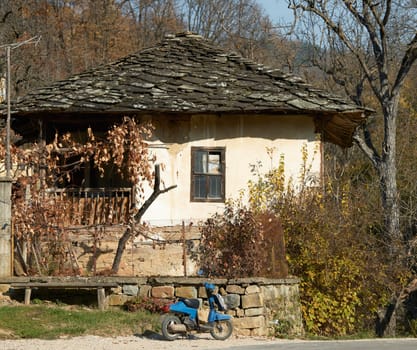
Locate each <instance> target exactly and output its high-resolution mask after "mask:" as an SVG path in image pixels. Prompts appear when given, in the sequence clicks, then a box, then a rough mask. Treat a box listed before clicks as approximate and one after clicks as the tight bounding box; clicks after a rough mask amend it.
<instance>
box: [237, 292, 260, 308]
mask: <svg viewBox="0 0 417 350" xmlns="http://www.w3.org/2000/svg"><path fill="white" fill-rule="evenodd" d="M261 306H264V300H263V296H262V294H260V293H256V294H247V295H242V308H244V309H249V308H251V307H261Z"/></svg>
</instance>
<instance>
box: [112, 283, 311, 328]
mask: <svg viewBox="0 0 417 350" xmlns="http://www.w3.org/2000/svg"><path fill="white" fill-rule="evenodd" d="M205 281H206V279H202V278H192V277H188V278H187V277H178V278H177V277H166V278H162V277H158V278H148V279H146V278H142V279H138V280H137V281H134V279H132V280H131V281H130V282H129V284H124V285H123V286H122V287H120V288H118V289H116V290H113V291H112V292H113V294H110V295H109V296H108V297H107V298H108V304H109V306H119V305H122V304H123V303H125V302H126V301H128V300H131V299H133V298H135V297H137V296H141V297H152V298H163V299H174V298H178V297H183V298H201V299H206V298H207V295H206V291H205V289H204V287H203V283H204V282H205ZM210 282H211V283H214V284H216V285H217V286H218V287H219V292H220V293H221V294H222V295H223V297H224V299H225V301H226V304H227V305H228V307H229V310H228V311H227V312H228V313H229V314H231V315H232V316H233V324H234V327H235V333H236V334H240V335H250V336H264V335H271V334H272V335H278V336H279V335H286V336H287V335H289V336H300V335H302V333H303V326H302V317H301V305H300V299H299V290H298V284H299V280H298V279H296V278H288V279H266V278H245V279H235V280H226V279H211V280H210Z"/></svg>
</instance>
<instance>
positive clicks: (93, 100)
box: [13, 33, 364, 144]
mask: <svg viewBox="0 0 417 350" xmlns="http://www.w3.org/2000/svg"><path fill="white" fill-rule="evenodd" d="M61 112H66V113H68V112H71V113H79V112H94V113H103V112H120V113H123V112H125V113H128V112H129V113H132V112H137V113H140V112H160V113H173V112H174V113H207V112H212V113H213V112H214V113H222V112H244V113H249V112H258V113H263V112H265V113H277V114H281V113H286V114H292V113H294V114H298V113H308V114H310V113H312V114H315V115H317V114H322V115H324V114H327V115H334V114H338V115H339V122H338V123H337V124H338V125H336V127H339V129H340V128H341V129H343V130H344V131H345V132H346V133H347V136H348V138H349V136H350V138H351V134H352V133H353V131H354V129H355V128H356V127H357V125H358V124H360V123H362V122H363V120H364V109H362V108H360V107H358V106H356V105H354V104H352V103H351V102H348V101H346V100H345V99H343V98H340V97H336V96H334V95H331V94H329V93H327V92H325V91H323V90H320V89H316V88H313V87H312V86H311V85H308V84H306V83H305V82H303V81H302V80H301V79H300V78H298V77H296V76H293V75H290V74H286V73H283V72H282V71H280V70H277V69H271V68H268V67H265V66H263V65H260V64H256V63H254V62H253V61H250V60H248V59H245V58H243V57H241V56H239V55H237V54H234V53H230V52H227V51H225V50H223V49H221V48H219V47H217V46H215V45H214V44H212V43H211V42H210V41H208V40H205V39H203V38H202V37H200V36H198V35H195V34H191V33H183V34H177V35H171V36H167V37H166V39H165V40H164V41H162V42H161V43H160V44H159V45H157V46H155V47H151V48H148V49H145V50H142V51H139V52H137V53H135V54H132V55H129V56H126V57H124V58H122V59H119V60H118V61H115V62H113V63H110V64H107V65H103V66H100V67H98V68H96V69H94V70H90V71H87V72H84V73H81V74H77V75H74V76H72V77H70V78H68V79H66V80H62V81H57V82H55V83H53V84H52V85H50V86H47V87H44V88H40V89H37V90H35V91H32V92H30V93H29V94H27V95H26V96H24V97H22V98H20V99H18V101H16V103H14V104H13V114H15V115H16V116H18V115H28V114H33V113H36V114H39V113H54V114H57V113H58V114H59V113H61ZM329 120H331V118H330V119H329V118H327V119H326V123H328V122H329ZM344 124H346V125H344ZM348 129H349V130H348ZM333 132H335V131H334V130H333ZM336 133H337V130H336ZM329 135H330V134H329ZM347 141H348V142H347V144H350V143H351V140H347Z"/></svg>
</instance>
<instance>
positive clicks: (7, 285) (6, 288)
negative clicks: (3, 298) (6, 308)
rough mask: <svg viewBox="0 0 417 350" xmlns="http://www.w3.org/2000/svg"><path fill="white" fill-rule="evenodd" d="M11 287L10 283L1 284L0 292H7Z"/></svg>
mask: <svg viewBox="0 0 417 350" xmlns="http://www.w3.org/2000/svg"><path fill="white" fill-rule="evenodd" d="M9 289H10V284H0V294H4V293H7V292H8V291H9Z"/></svg>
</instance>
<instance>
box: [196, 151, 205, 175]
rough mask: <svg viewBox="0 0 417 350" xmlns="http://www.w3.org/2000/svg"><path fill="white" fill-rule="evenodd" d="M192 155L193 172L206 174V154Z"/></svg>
mask: <svg viewBox="0 0 417 350" xmlns="http://www.w3.org/2000/svg"><path fill="white" fill-rule="evenodd" d="M194 154H195V158H194V172H195V173H207V152H202V151H197V152H195V153H194Z"/></svg>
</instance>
